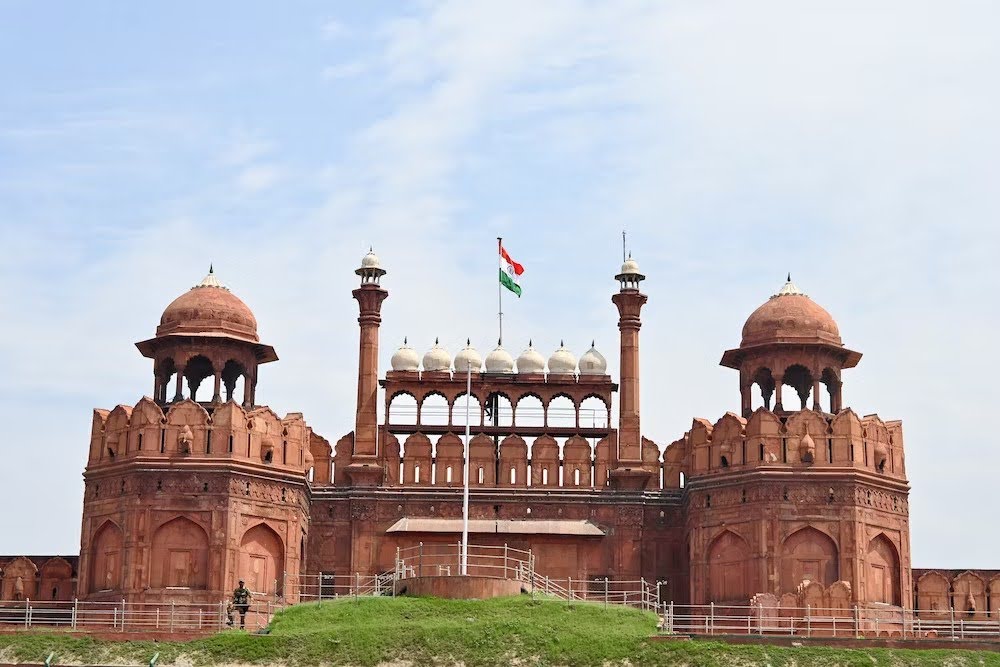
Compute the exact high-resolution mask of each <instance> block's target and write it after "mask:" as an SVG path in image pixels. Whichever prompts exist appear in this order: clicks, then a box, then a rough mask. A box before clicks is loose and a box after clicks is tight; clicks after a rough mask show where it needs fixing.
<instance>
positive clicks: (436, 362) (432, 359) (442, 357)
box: [424, 338, 451, 372]
mask: <svg viewBox="0 0 1000 667" xmlns="http://www.w3.org/2000/svg"><path fill="white" fill-rule="evenodd" d="M450 370H451V355H450V354H448V350H446V349H444V348H443V347H441V346H440V345H439V344H438V339H437V338H435V339H434V347H432V348H431V349H429V350H427V352H426V354H424V371H445V372H447V371H450Z"/></svg>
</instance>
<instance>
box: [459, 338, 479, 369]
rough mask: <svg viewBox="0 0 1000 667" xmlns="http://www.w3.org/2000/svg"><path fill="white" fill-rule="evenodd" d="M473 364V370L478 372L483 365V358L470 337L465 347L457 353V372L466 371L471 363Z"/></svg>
mask: <svg viewBox="0 0 1000 667" xmlns="http://www.w3.org/2000/svg"><path fill="white" fill-rule="evenodd" d="M470 364H471V365H472V372H473V373H478V372H479V371H480V370H481V369H482V367H483V358H482V357H481V356H479V352H478V351H477V350H476V348H474V347H472V345H471V343H470V342H469V340H468V339H466V341H465V348H464V349H463V350H461V351H460V352H459V353H458V354H456V355H455V372H456V373H465V372H466V371H467V370H468V368H469V365H470Z"/></svg>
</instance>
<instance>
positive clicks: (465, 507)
mask: <svg viewBox="0 0 1000 667" xmlns="http://www.w3.org/2000/svg"><path fill="white" fill-rule="evenodd" d="M471 397H472V362H471V361H470V362H469V363H468V368H467V369H466V371H465V448H464V451H463V455H464V456H463V458H464V459H465V460H464V463H463V465H462V566H461V570H462V576H463V577H464V576H466V575H467V574H469V400H470V399H471Z"/></svg>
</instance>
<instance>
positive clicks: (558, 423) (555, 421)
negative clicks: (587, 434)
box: [547, 394, 590, 428]
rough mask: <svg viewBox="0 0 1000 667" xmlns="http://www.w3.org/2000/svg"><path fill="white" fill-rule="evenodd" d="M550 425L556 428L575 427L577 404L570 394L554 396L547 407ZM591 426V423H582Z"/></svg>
mask: <svg viewBox="0 0 1000 667" xmlns="http://www.w3.org/2000/svg"><path fill="white" fill-rule="evenodd" d="M547 412H548V419H549V426H552V427H555V428H573V427H574V426H576V405H574V404H573V400H572V399H570V398H569V397H568V396H563V395H561V394H560V395H559V396H554V397H553V398H552V400H551V401H549V405H548V408H547ZM581 426H590V423H589V422H588V423H586V424H581Z"/></svg>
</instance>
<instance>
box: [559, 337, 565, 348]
mask: <svg viewBox="0 0 1000 667" xmlns="http://www.w3.org/2000/svg"><path fill="white" fill-rule="evenodd" d="M559 347H566V343H564V342H563V339H562V338H560V339H559Z"/></svg>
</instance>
